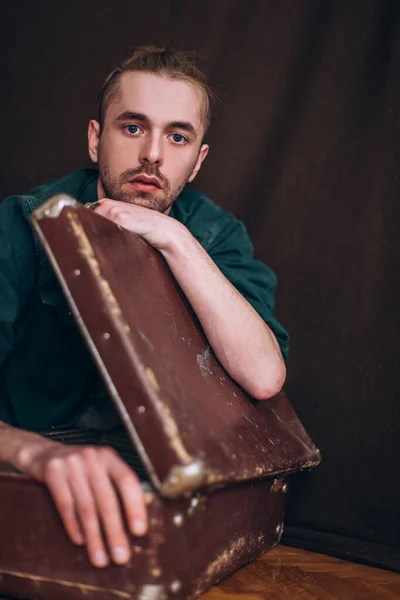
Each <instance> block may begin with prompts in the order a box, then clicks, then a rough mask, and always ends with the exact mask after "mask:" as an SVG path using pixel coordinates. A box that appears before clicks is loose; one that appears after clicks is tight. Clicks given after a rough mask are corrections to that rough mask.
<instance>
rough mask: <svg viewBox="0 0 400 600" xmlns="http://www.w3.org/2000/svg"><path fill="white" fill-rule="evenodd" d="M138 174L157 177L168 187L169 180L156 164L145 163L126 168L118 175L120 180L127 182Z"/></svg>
mask: <svg viewBox="0 0 400 600" xmlns="http://www.w3.org/2000/svg"><path fill="white" fill-rule="evenodd" d="M138 175H147V176H148V177H157V179H158V180H159V182H160V183H161V184H162V185H163V187H166V188H167V189H168V188H169V187H170V185H169V180H168V179H167V178H166V177H165V175H163V174H162V173H161V172H160V169H159V168H158V166H157V165H150V164H145V165H142V166H140V167H137V168H136V169H127V170H126V171H124V172H123V173H122V174H121V175H120V182H121V183H127V182H128V181H130V180H131V179H133V178H134V177H137V176H138Z"/></svg>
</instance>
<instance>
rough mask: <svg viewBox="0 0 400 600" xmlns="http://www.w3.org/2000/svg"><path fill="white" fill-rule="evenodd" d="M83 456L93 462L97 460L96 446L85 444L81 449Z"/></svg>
mask: <svg viewBox="0 0 400 600" xmlns="http://www.w3.org/2000/svg"><path fill="white" fill-rule="evenodd" d="M80 454H81V457H82V458H83V459H84V460H85V461H87V462H93V461H94V460H96V454H97V452H96V448H94V447H93V446H85V447H84V448H82V449H81V451H80Z"/></svg>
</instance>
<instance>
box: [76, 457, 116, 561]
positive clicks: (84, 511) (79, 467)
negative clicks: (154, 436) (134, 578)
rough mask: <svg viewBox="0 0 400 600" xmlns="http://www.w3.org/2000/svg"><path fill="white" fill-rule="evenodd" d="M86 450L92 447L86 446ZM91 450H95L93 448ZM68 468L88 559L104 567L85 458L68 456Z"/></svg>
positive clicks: (107, 559)
mask: <svg viewBox="0 0 400 600" xmlns="http://www.w3.org/2000/svg"><path fill="white" fill-rule="evenodd" d="M87 450H89V451H90V450H92V449H89V448H88V449H87ZM93 452H95V451H94V450H93ZM85 458H86V457H85ZM68 468H69V482H70V486H71V490H72V495H73V497H74V500H75V506H76V511H77V513H78V516H79V520H80V522H81V525H82V529H83V534H84V537H85V542H86V549H87V553H88V555H89V559H90V561H91V563H92V564H93V565H94V566H95V567H106V566H107V565H108V563H109V557H108V554H107V552H106V548H105V545H104V542H103V537H102V534H101V528H100V522H99V516H98V512H97V506H96V501H95V498H94V495H93V492H92V490H91V488H90V485H89V480H88V477H87V470H86V464H85V460H82V457H80V456H76V455H75V456H74V455H72V456H70V457H69V458H68Z"/></svg>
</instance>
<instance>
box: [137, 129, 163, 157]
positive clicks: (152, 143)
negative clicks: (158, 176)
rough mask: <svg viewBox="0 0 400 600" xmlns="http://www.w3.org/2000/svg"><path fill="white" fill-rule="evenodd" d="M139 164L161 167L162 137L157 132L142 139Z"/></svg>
mask: <svg viewBox="0 0 400 600" xmlns="http://www.w3.org/2000/svg"><path fill="white" fill-rule="evenodd" d="M139 159H140V162H141V163H150V164H157V165H161V164H162V162H163V147H162V137H161V135H160V134H158V133H157V132H152V133H149V134H148V135H146V136H145V138H144V139H143V142H142V144H141V147H140V156H139Z"/></svg>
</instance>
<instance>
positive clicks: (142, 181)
mask: <svg viewBox="0 0 400 600" xmlns="http://www.w3.org/2000/svg"><path fill="white" fill-rule="evenodd" d="M130 183H132V184H137V185H144V186H149V187H156V188H158V189H161V184H160V182H159V181H158V179H157V177H148V176H147V175H138V176H137V177H135V178H134V179H131V181H130Z"/></svg>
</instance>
